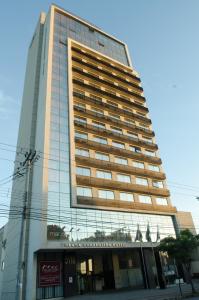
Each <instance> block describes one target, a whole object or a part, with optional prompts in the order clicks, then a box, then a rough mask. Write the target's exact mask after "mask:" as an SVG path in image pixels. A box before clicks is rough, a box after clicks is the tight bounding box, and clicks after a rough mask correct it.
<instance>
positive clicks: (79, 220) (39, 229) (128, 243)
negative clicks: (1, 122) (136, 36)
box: [1, 5, 178, 300]
mask: <svg viewBox="0 0 199 300" xmlns="http://www.w3.org/2000/svg"><path fill="white" fill-rule="evenodd" d="M148 113H149V111H148V108H147V105H146V99H145V97H144V94H143V88H142V86H141V81H140V78H139V75H138V73H137V72H136V71H135V69H134V68H133V66H132V63H131V59H130V57H129V54H128V48H127V45H125V44H124V43H123V42H121V41H119V40H118V39H116V38H115V37H113V36H111V35H109V34H107V33H105V32H103V31H102V30H101V29H99V28H98V27H96V26H94V25H93V24H91V23H89V22H87V21H85V20H83V19H81V18H79V17H77V16H75V15H73V14H71V13H69V12H67V11H65V10H63V9H61V8H59V7H57V6H55V5H52V6H51V7H50V9H49V12H48V14H44V13H42V14H41V16H40V18H39V22H38V24H37V27H36V30H35V33H34V35H33V38H32V41H31V43H30V47H29V50H28V59H27V69H26V75H25V85H24V94H23V102H22V110H21V119H20V127H19V135H18V144H17V154H16V165H15V172H18V173H20V174H21V176H20V177H19V178H18V179H15V180H14V182H13V189H12V198H11V213H10V217H9V222H8V225H7V238H6V245H5V247H6V250H5V254H4V256H5V258H4V261H3V268H4V270H3V275H2V277H3V282H2V285H1V286H2V291H1V293H2V294H1V299H6V300H12V299H26V300H31V299H38V300H39V299H49V298H58V297H67V296H70V295H73V294H78V293H86V292H95V291H100V290H106V289H120V288H124V287H133V288H139V287H140V288H143V287H145V288H151V287H156V286H158V285H159V284H160V280H161V276H160V273H161V267H160V260H159V258H158V255H157V253H156V251H155V247H156V246H157V242H158V240H159V239H160V238H163V237H165V236H167V235H175V232H176V228H177V227H178V226H177V218H176V215H177V211H176V208H175V207H173V206H172V204H171V202H170V199H169V195H170V194H169V190H168V189H167V186H166V181H165V178H166V176H165V173H164V172H163V169H162V161H161V159H160V157H159V155H158V146H157V144H156V142H155V135H154V131H153V130H152V125H151V120H150V117H149V115H148ZM30 151H31V152H30ZM24 154H25V155H24ZM36 158H37V159H36ZM20 162H21V164H20ZM16 208H17V211H16ZM14 209H15V210H14ZM13 211H15V214H14V213H13ZM15 297H16V298H15Z"/></svg>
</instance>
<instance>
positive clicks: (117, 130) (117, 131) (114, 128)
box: [111, 126, 122, 134]
mask: <svg viewBox="0 0 199 300" xmlns="http://www.w3.org/2000/svg"><path fill="white" fill-rule="evenodd" d="M111 130H112V131H113V132H116V133H119V134H122V129H120V128H118V127H113V126H111Z"/></svg>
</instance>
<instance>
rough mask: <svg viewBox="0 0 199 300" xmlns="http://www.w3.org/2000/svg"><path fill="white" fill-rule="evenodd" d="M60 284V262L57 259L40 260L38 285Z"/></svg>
mask: <svg viewBox="0 0 199 300" xmlns="http://www.w3.org/2000/svg"><path fill="white" fill-rule="evenodd" d="M60 284H61V264H60V262H58V261H40V263H39V287H45V286H55V285H60Z"/></svg>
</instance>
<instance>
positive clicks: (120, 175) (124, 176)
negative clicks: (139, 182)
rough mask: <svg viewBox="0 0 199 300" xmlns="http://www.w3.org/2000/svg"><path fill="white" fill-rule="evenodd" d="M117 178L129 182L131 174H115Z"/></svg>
mask: <svg viewBox="0 0 199 300" xmlns="http://www.w3.org/2000/svg"><path fill="white" fill-rule="evenodd" d="M117 180H118V181H121V182H127V183H130V182H131V176H129V175H123V174H117Z"/></svg>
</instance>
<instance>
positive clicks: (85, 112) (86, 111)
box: [74, 105, 154, 137]
mask: <svg viewBox="0 0 199 300" xmlns="http://www.w3.org/2000/svg"><path fill="white" fill-rule="evenodd" d="M74 109H75V110H76V111H78V112H80V113H82V114H83V115H84V116H89V117H91V118H93V117H94V118H97V119H98V120H99V121H102V120H103V121H105V122H107V121H108V123H111V124H113V125H114V126H116V127H124V128H126V129H128V130H133V132H134V133H144V134H145V135H147V136H149V137H153V136H154V132H153V131H151V130H148V129H144V128H141V127H139V126H137V125H134V124H130V123H127V122H125V121H121V120H118V119H116V118H114V117H112V116H109V115H104V114H102V113H98V112H95V111H92V110H89V109H86V108H84V107H80V106H78V105H74Z"/></svg>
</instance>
